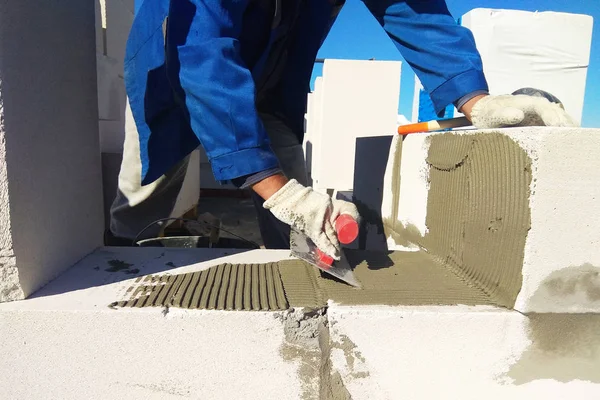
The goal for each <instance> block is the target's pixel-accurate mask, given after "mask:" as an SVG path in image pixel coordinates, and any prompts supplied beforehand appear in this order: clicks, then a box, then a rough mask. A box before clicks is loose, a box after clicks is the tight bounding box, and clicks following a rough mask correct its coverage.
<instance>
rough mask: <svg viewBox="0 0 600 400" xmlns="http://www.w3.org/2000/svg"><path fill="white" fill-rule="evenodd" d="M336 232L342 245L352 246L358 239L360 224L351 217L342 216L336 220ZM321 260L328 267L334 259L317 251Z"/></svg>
mask: <svg viewBox="0 0 600 400" xmlns="http://www.w3.org/2000/svg"><path fill="white" fill-rule="evenodd" d="M335 231H336V232H337V236H338V240H339V241H340V243H341V244H350V243H352V242H354V240H356V238H357V237H358V223H357V222H356V220H355V219H354V218H352V217H351V216H350V215H347V214H342V215H340V216H339V217H338V218H337V219H336V220H335ZM317 251H318V254H319V260H321V261H322V262H324V263H325V264H327V265H331V264H333V258H331V257H330V256H328V255H327V254H325V253H323V252H322V251H321V250H319V249H317Z"/></svg>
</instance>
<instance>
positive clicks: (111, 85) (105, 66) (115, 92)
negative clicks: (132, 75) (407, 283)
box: [96, 54, 126, 151]
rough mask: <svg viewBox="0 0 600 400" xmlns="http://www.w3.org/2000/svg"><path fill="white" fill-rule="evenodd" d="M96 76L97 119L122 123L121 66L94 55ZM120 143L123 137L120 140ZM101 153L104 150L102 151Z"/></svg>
mask: <svg viewBox="0 0 600 400" xmlns="http://www.w3.org/2000/svg"><path fill="white" fill-rule="evenodd" d="M96 58H97V64H96V65H97V67H96V68H97V76H98V78H97V79H98V118H99V119H100V120H112V121H124V117H125V112H124V111H125V96H126V94H125V82H124V80H123V76H122V75H120V73H121V71H122V69H123V66H122V65H119V62H118V61H117V60H115V59H112V58H110V57H108V56H105V55H102V54H96ZM120 139H121V142H122V141H123V139H124V136H123V137H121V138H120ZM102 150H103V151H105V150H104V148H103V149H102Z"/></svg>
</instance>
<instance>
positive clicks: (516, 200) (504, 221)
mask: <svg viewBox="0 0 600 400" xmlns="http://www.w3.org/2000/svg"><path fill="white" fill-rule="evenodd" d="M427 162H428V164H429V165H430V166H431V168H430V176H429V180H430V190H429V198H428V206H427V226H428V228H429V232H428V234H427V235H425V238H424V239H423V241H422V245H423V246H424V247H425V248H426V249H427V250H428V251H429V252H430V253H432V254H434V255H435V256H437V257H440V258H441V259H442V260H443V261H444V263H445V264H446V265H447V266H449V267H450V268H452V269H453V270H454V271H456V272H458V273H459V274H460V275H462V276H463V277H464V278H465V279H466V280H468V281H469V282H471V283H472V284H474V285H476V286H478V287H479V288H481V289H482V290H483V291H484V292H485V293H486V294H488V295H489V296H490V298H491V299H492V300H493V301H495V302H497V303H498V304H500V305H503V306H506V307H512V306H514V304H515V300H516V298H517V295H518V294H519V290H520V289H521V282H522V267H523V257H524V251H525V241H526V239H527V234H528V231H529V229H530V227H531V215H530V209H529V195H530V189H529V188H530V184H531V173H532V172H531V159H530V158H529V156H528V155H527V153H526V152H525V151H524V150H523V149H522V148H521V147H520V146H519V145H518V144H517V143H515V142H514V141H513V140H512V139H510V138H509V137H507V136H505V135H502V134H499V133H488V134H475V135H455V134H451V133H450V134H443V135H435V136H432V137H431V145H430V148H429V156H428V159H427Z"/></svg>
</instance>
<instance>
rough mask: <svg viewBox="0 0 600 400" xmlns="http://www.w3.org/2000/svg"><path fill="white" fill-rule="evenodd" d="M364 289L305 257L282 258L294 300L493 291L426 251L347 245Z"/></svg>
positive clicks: (380, 299)
mask: <svg viewBox="0 0 600 400" xmlns="http://www.w3.org/2000/svg"><path fill="white" fill-rule="evenodd" d="M346 256H347V258H348V262H349V263H350V265H351V266H352V268H353V270H354V274H355V276H356V278H357V279H358V281H359V282H360V284H361V285H362V288H361V289H356V288H353V287H351V286H349V285H347V284H345V283H340V282H339V281H338V280H337V279H335V278H331V277H329V275H326V274H324V273H322V272H320V271H319V270H317V269H316V268H314V267H312V266H310V265H309V264H307V263H305V262H303V261H297V260H288V261H281V262H280V263H279V264H280V270H281V276H282V279H283V285H284V288H285V292H286V296H287V298H288V300H289V302H290V304H291V305H293V306H302V307H315V306H320V307H324V306H325V305H326V304H327V300H328V299H330V300H333V301H334V302H335V303H338V304H346V305H361V304H365V305H456V304H467V305H489V304H493V303H492V301H491V300H490V299H489V297H488V296H487V295H486V294H485V293H484V292H483V291H482V290H480V289H479V288H477V287H475V286H472V285H469V284H468V283H467V282H465V281H464V280H463V279H461V278H460V277H458V276H457V275H456V274H454V273H452V272H451V271H450V270H449V269H448V268H446V267H444V265H443V264H442V263H441V262H439V261H437V260H436V259H435V258H433V257H431V256H430V255H429V254H427V253H426V252H424V251H420V252H389V253H388V252H385V253H383V252H368V251H357V250H346Z"/></svg>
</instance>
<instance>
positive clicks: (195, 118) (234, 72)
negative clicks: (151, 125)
mask: <svg viewBox="0 0 600 400" xmlns="http://www.w3.org/2000/svg"><path fill="white" fill-rule="evenodd" d="M248 2H249V0H221V1H201V0H178V1H172V2H171V8H170V11H169V24H168V29H167V43H168V54H169V56H168V60H169V62H168V64H169V65H168V70H169V78H170V79H171V80H175V81H176V82H174V83H175V85H174V87H178V86H180V87H181V88H182V91H180V92H178V93H177V95H178V98H179V100H180V101H182V102H184V103H185V106H186V107H185V108H186V109H187V110H188V111H189V119H190V124H191V127H192V129H193V131H194V133H195V134H196V136H197V137H198V139H199V140H200V142H201V144H202V146H203V148H204V149H205V150H206V153H207V155H208V157H209V160H210V163H211V166H212V169H213V173H214V176H215V179H217V180H219V181H228V180H231V179H234V178H238V177H241V176H246V175H251V174H254V173H257V172H261V171H265V170H269V169H276V168H277V167H278V161H277V158H276V156H275V154H274V153H273V152H272V150H271V148H270V145H269V140H268V136H267V133H266V131H265V129H264V127H263V124H262V122H261V120H260V118H259V116H258V114H257V112H256V105H255V100H254V96H255V85H254V80H253V77H252V74H251V72H250V70H249V69H248V68H247V67H246V65H244V62H243V60H242V57H241V54H240V41H239V37H240V34H241V29H242V20H243V16H244V11H245V10H246V7H247V4H248ZM177 83H178V84H179V85H177Z"/></svg>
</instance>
